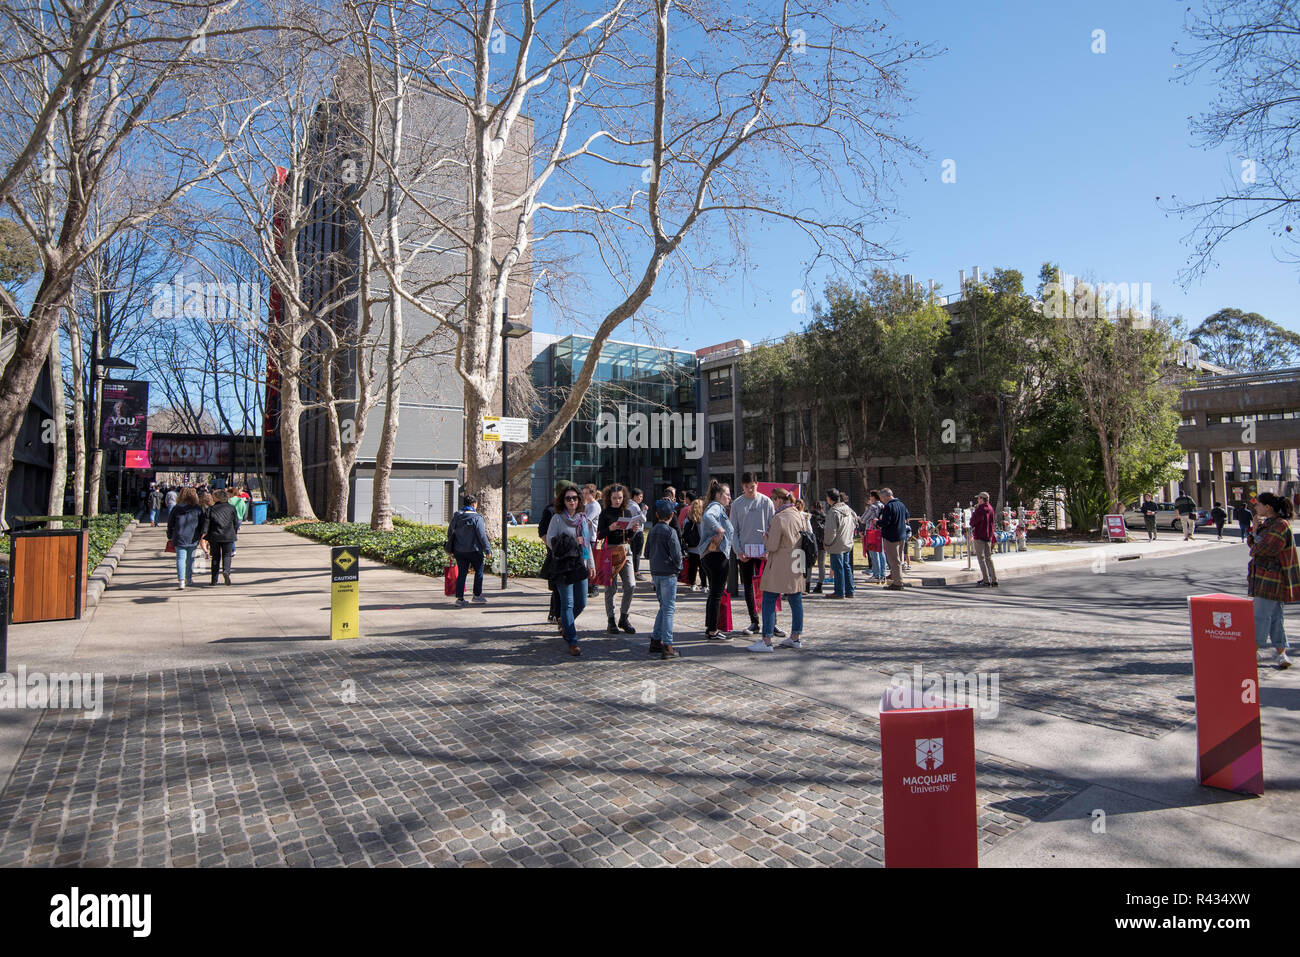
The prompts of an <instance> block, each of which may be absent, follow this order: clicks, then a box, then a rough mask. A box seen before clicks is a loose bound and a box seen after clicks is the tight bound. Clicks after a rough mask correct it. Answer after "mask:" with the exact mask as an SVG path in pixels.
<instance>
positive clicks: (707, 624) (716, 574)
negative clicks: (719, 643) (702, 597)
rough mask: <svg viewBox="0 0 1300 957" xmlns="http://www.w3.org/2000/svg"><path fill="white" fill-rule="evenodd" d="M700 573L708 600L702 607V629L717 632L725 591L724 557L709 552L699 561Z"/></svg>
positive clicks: (725, 567)
mask: <svg viewBox="0 0 1300 957" xmlns="http://www.w3.org/2000/svg"><path fill="white" fill-rule="evenodd" d="M700 571H701V572H702V573H703V575H704V581H705V583H706V584H707V585H708V586H709V598H708V602H707V603H706V604H705V607H704V628H705V630H706V631H717V630H718V614H719V612H720V611H721V610H722V593H723V592H724V591H726V590H727V559H726V556H724V555H723V554H722V553H721V552H709V553H708V554H707V555H704V556H703V557H702V558H701V559H700Z"/></svg>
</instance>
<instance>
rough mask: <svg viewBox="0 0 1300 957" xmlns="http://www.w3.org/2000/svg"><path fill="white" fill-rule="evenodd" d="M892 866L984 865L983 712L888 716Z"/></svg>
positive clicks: (883, 725)
mask: <svg viewBox="0 0 1300 957" xmlns="http://www.w3.org/2000/svg"><path fill="white" fill-rule="evenodd" d="M880 757H881V765H882V771H881V776H882V777H883V779H884V804H885V866H886V867H978V866H979V825H978V819H977V815H976V810H975V712H974V710H973V709H971V708H905V709H901V710H897V711H882V712H881V713H880Z"/></svg>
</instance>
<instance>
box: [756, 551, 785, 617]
mask: <svg viewBox="0 0 1300 957" xmlns="http://www.w3.org/2000/svg"><path fill="white" fill-rule="evenodd" d="M766 568H767V559H766V558H765V559H763V560H762V561H761V562H759V563H758V571H756V572H754V597H755V598H757V599H758V603H757V607H759V608H762V607H763V571H764V569H766ZM776 610H777V611H780V610H781V596H780V595H777V596H776Z"/></svg>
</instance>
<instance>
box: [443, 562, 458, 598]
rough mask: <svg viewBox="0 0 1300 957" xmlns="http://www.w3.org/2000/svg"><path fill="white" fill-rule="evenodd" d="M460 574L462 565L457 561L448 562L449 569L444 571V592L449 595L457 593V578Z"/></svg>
mask: <svg viewBox="0 0 1300 957" xmlns="http://www.w3.org/2000/svg"><path fill="white" fill-rule="evenodd" d="M459 575H460V567H459V566H458V565H457V564H456V563H455V562H448V563H447V570H446V571H445V572H443V573H442V593H443V594H444V595H447V596H451V595H454V594H456V578H457V577H458V576H459Z"/></svg>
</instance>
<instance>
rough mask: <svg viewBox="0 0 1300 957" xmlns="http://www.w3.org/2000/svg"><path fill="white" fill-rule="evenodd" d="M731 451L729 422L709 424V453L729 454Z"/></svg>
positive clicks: (731, 442) (730, 427) (731, 439)
mask: <svg viewBox="0 0 1300 957" xmlns="http://www.w3.org/2000/svg"><path fill="white" fill-rule="evenodd" d="M732 449H733V437H732V424H731V423H730V422H711V423H709V451H710V452H730V451H732Z"/></svg>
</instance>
